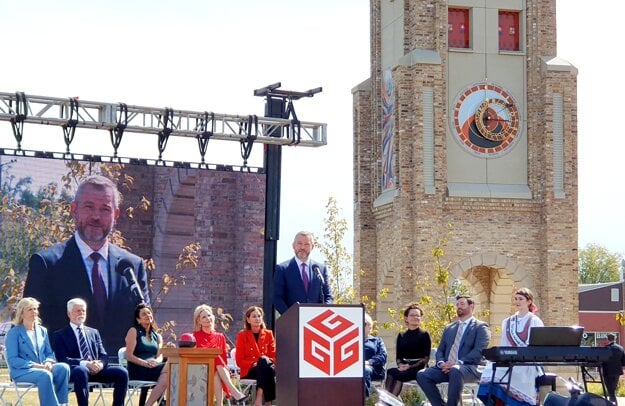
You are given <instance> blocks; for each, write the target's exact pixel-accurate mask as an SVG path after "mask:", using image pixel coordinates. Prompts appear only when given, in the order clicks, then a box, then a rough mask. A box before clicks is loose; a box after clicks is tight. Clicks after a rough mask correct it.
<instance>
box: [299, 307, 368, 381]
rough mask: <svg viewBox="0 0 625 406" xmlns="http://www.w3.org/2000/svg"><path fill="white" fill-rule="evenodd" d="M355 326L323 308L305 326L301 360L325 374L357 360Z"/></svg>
mask: <svg viewBox="0 0 625 406" xmlns="http://www.w3.org/2000/svg"><path fill="white" fill-rule="evenodd" d="M358 331H359V330H358V326H357V325H355V324H354V323H352V322H351V321H349V320H348V319H346V318H345V317H343V316H342V315H340V314H337V313H335V312H334V311H332V310H326V311H324V312H323V313H321V314H319V315H318V316H316V317H314V318H312V319H311V320H310V321H309V322H308V323H306V324H305V325H304V337H303V338H304V361H306V362H308V363H309V364H310V365H312V366H314V367H315V368H317V369H319V370H320V371H322V372H324V373H325V374H327V375H328V376H333V375H337V374H339V373H341V371H344V370H345V369H347V368H349V367H350V366H352V365H354V364H355V363H358V362H359V359H360V358H359V355H360V341H359V340H358V337H359V336H358V334H359V332H358Z"/></svg>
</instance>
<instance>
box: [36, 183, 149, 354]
mask: <svg viewBox="0 0 625 406" xmlns="http://www.w3.org/2000/svg"><path fill="white" fill-rule="evenodd" d="M119 201H120V197H119V192H118V191H117V187H116V186H115V184H114V183H113V182H111V181H110V180H109V179H107V178H105V177H103V176H98V175H94V176H89V177H88V178H86V179H85V180H84V181H83V182H82V183H81V184H80V186H79V187H78V189H77V191H76V196H75V197H74V201H73V202H72V203H71V215H72V218H73V220H74V223H75V225H76V232H75V233H74V236H73V237H72V238H70V239H69V240H68V241H65V242H63V243H61V244H57V245H55V246H53V247H51V248H48V249H46V250H44V251H41V252H39V253H37V254H34V255H33V256H32V257H31V258H30V262H29V269H28V276H27V277H26V285H25V287H24V296H30V297H34V298H36V299H38V300H39V302H41V305H40V313H41V317H42V320H43V324H44V325H45V326H46V327H48V330H50V331H56V330H58V329H60V328H62V327H63V326H65V325H66V323H67V319H66V318H65V316H64V314H65V313H66V310H65V307H66V304H67V301H68V300H70V299H72V298H75V297H80V298H83V299H84V300H85V301H86V302H87V305H88V306H89V309H90V313H91V317H90V321H91V323H90V324H91V325H92V326H93V327H94V328H96V329H98V330H99V331H100V333H101V334H102V339H103V340H104V346H105V348H106V350H107V351H108V352H109V353H110V354H117V350H118V349H119V348H120V347H123V346H124V345H125V342H124V338H125V337H126V332H127V331H128V328H129V327H130V326H132V325H133V323H134V310H135V307H136V305H137V302H138V301H139V300H140V299H138V298H137V295H134V296H133V294H132V291H131V289H130V288H131V286H132V285H131V284H129V283H128V280H127V279H126V278H124V277H123V276H122V275H121V274H120V271H121V269H117V268H118V264H119V263H120V261H123V263H124V264H130V265H131V267H132V268H134V274H135V275H136V279H137V282H138V285H139V287H138V289H135V292H139V291H140V292H141V293H142V295H143V298H144V300H145V301H146V302H149V296H148V283H147V275H146V271H145V268H144V265H143V260H142V259H141V258H140V257H138V256H136V255H133V254H131V253H129V252H128V251H126V250H123V249H121V248H119V247H117V246H115V245H114V244H112V243H110V242H109V239H108V236H109V234H110V233H111V230H112V229H113V226H114V225H115V221H116V220H117V218H118V216H119ZM122 267H123V268H127V266H125V265H122ZM52 345H53V347H54V342H53V343H52Z"/></svg>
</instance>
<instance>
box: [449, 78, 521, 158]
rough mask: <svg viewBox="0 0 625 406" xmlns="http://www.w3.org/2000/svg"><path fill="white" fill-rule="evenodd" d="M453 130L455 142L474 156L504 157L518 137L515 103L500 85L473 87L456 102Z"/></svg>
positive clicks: (517, 113) (517, 118) (480, 84)
mask: <svg viewBox="0 0 625 406" xmlns="http://www.w3.org/2000/svg"><path fill="white" fill-rule="evenodd" d="M452 129H453V132H454V133H455V136H456V140H457V141H458V142H459V143H460V144H461V145H462V146H463V147H464V148H465V149H467V150H468V151H469V152H471V153H473V154H476V155H479V156H497V155H501V154H504V153H506V152H508V151H509V150H510V149H512V147H513V146H514V145H515V143H516V141H517V140H518V138H519V137H518V136H519V111H518V110H517V104H516V102H515V100H514V99H513V98H512V96H511V95H510V94H509V93H508V92H507V91H506V90H504V89H503V88H502V87H501V86H497V85H494V84H492V83H478V84H475V85H472V86H471V87H469V88H468V89H467V90H465V91H464V92H463V93H462V94H461V95H460V96H459V97H458V100H457V101H456V104H455V106H454V111H453V115H452Z"/></svg>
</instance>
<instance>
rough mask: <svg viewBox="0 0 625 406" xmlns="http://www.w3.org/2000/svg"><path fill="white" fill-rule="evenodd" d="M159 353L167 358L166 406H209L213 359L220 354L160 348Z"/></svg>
mask: <svg viewBox="0 0 625 406" xmlns="http://www.w3.org/2000/svg"><path fill="white" fill-rule="evenodd" d="M162 352H163V356H164V357H167V371H168V373H169V384H168V385H167V406H175V405H187V406H189V405H192V404H193V405H206V406H212V405H213V401H214V399H215V391H214V378H215V376H214V373H215V358H217V356H219V355H221V353H222V351H221V350H220V349H218V348H163V349H162ZM189 378H192V379H189ZM204 378H206V379H205V380H204ZM204 398H205V399H206V402H204V400H203V399H204ZM192 399H193V401H191V400H192Z"/></svg>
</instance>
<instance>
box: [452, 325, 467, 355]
mask: <svg viewBox="0 0 625 406" xmlns="http://www.w3.org/2000/svg"><path fill="white" fill-rule="evenodd" d="M463 332H464V321H461V322H459V323H458V332H457V333H456V338H455V340H454V344H453V345H452V346H451V351H449V361H453V362H454V363H455V362H456V361H457V360H458V348H460V341H461V340H462V333H463Z"/></svg>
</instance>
